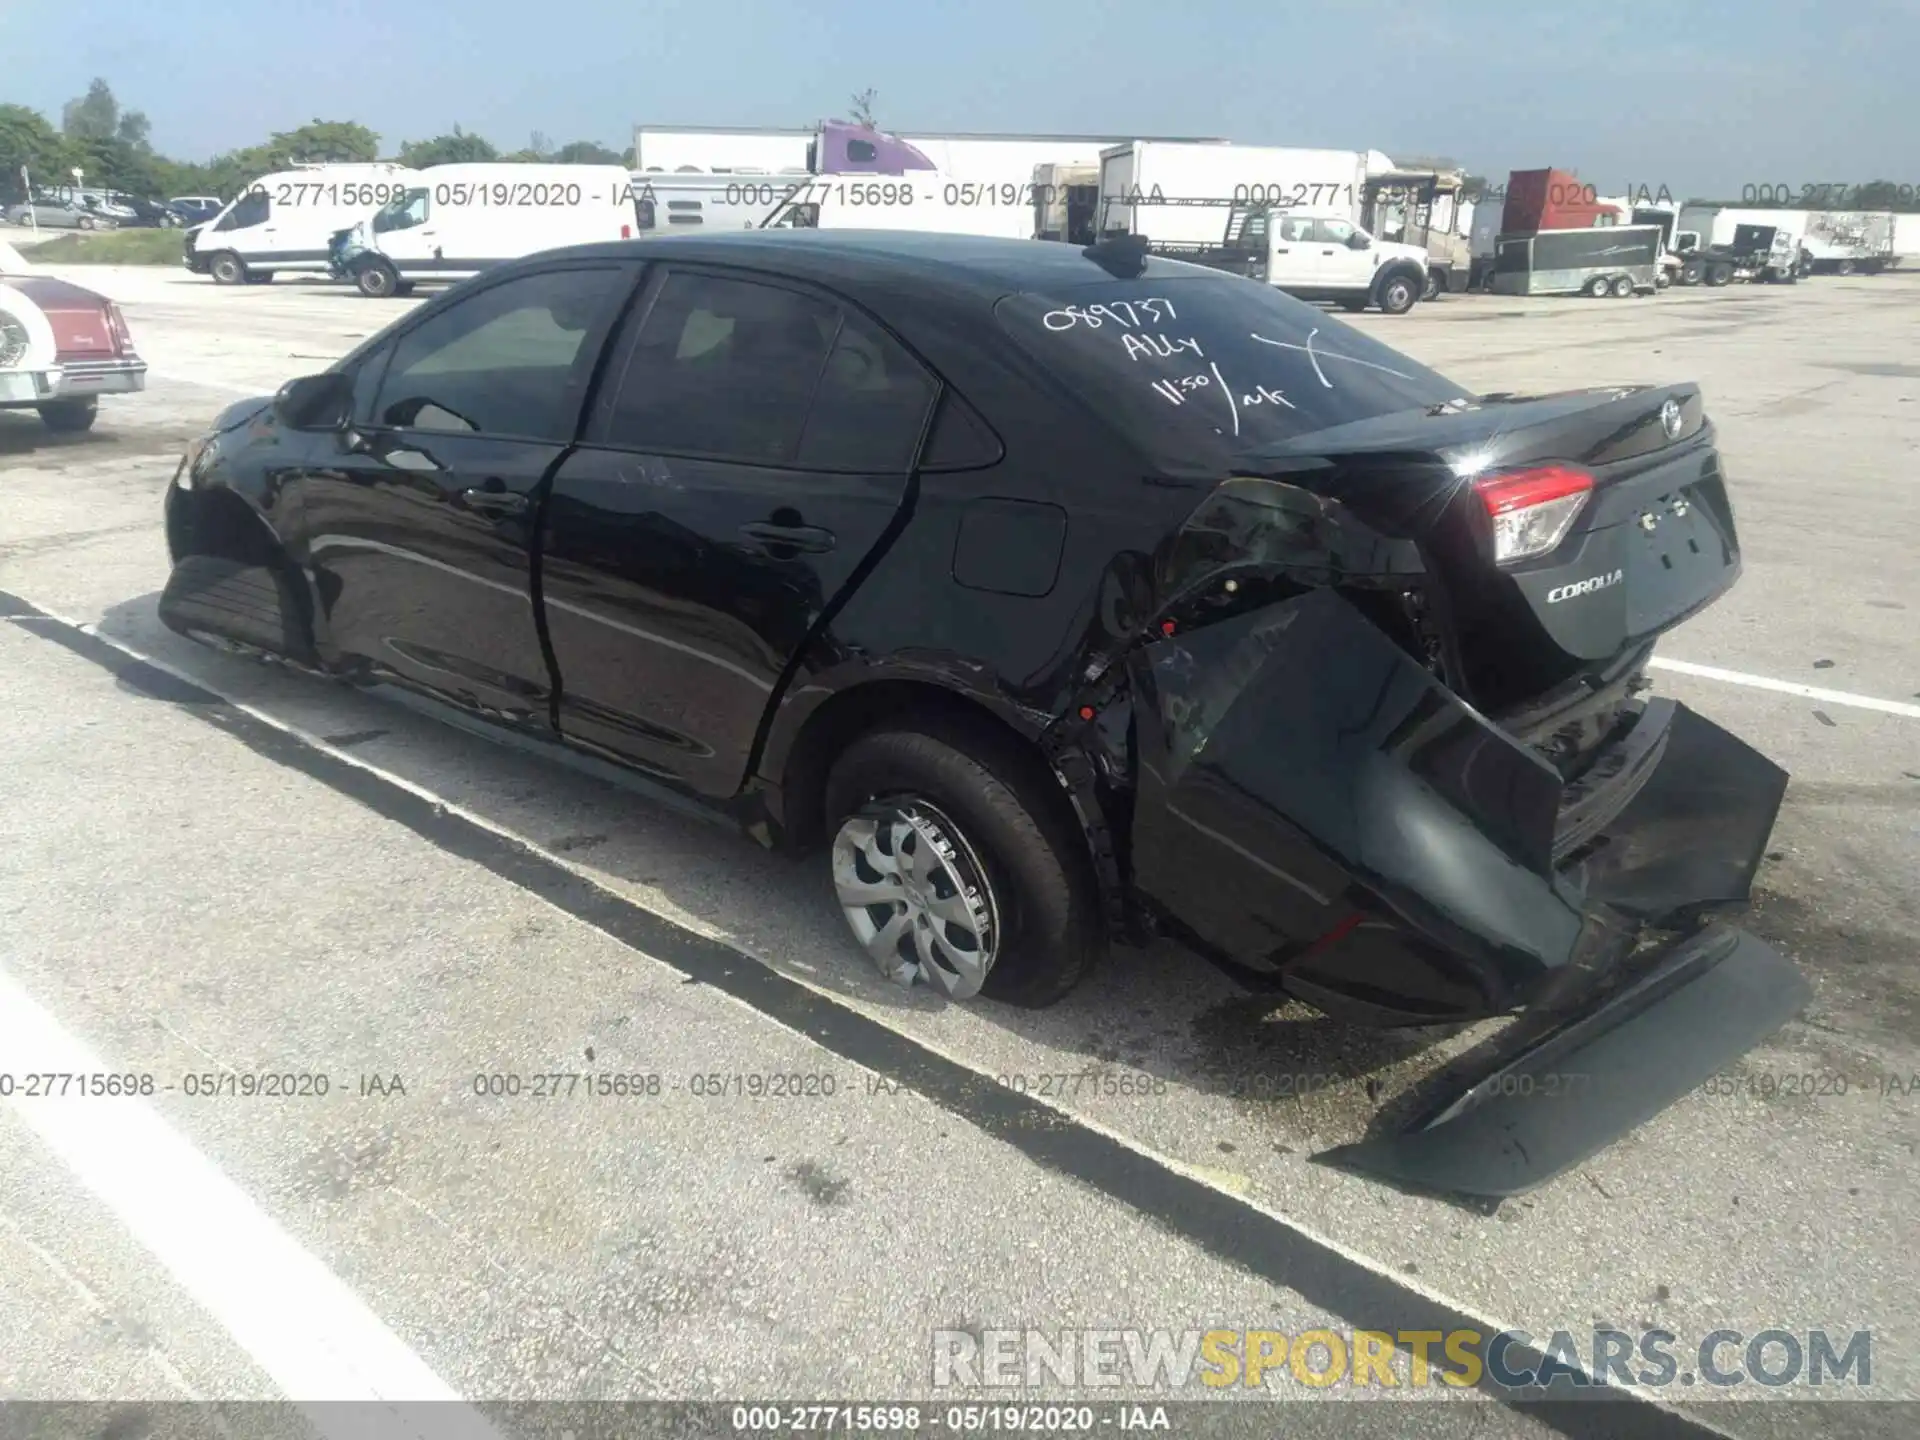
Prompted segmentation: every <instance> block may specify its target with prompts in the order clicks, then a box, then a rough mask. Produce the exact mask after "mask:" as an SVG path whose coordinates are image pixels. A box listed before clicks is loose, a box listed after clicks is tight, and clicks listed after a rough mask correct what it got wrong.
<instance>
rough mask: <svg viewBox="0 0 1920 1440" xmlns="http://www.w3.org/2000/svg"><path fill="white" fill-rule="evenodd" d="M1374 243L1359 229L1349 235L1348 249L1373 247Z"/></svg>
mask: <svg viewBox="0 0 1920 1440" xmlns="http://www.w3.org/2000/svg"><path fill="white" fill-rule="evenodd" d="M1372 245H1373V241H1372V240H1370V239H1368V238H1367V236H1365V235H1363V234H1361V232H1360V231H1358V230H1356V231H1354V232H1353V234H1351V235H1349V236H1347V249H1349V250H1366V249H1369V248H1371V246H1372Z"/></svg>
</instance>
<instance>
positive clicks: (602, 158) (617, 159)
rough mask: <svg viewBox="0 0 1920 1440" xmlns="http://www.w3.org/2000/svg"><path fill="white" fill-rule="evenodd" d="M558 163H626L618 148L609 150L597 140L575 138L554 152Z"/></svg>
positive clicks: (554, 157) (554, 159) (555, 161)
mask: <svg viewBox="0 0 1920 1440" xmlns="http://www.w3.org/2000/svg"><path fill="white" fill-rule="evenodd" d="M553 161H554V163H555V164H557V165H624V164H626V163H627V162H626V161H625V160H624V159H623V158H622V157H621V154H620V152H619V151H618V150H609V149H608V148H607V147H606V146H604V145H602V144H600V143H599V142H598V141H595V140H574V141H570V142H569V143H567V144H565V145H562V146H561V147H560V148H559V149H558V150H556V151H554V152H553Z"/></svg>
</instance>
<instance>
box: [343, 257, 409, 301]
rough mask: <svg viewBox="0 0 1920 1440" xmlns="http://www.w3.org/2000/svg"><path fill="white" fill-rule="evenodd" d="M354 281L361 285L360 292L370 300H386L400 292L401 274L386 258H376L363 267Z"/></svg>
mask: <svg viewBox="0 0 1920 1440" xmlns="http://www.w3.org/2000/svg"><path fill="white" fill-rule="evenodd" d="M353 283H354V284H355V285H357V286H359V287H360V293H361V294H362V295H365V296H366V297H367V298H368V299H369V300H384V299H386V298H387V297H388V296H389V295H393V294H397V293H398V291H399V287H400V276H399V275H398V274H397V273H395V271H394V268H393V266H391V265H389V264H388V263H387V262H386V261H385V260H375V261H373V262H372V263H370V264H367V265H364V266H362V267H361V269H360V273H359V274H358V275H356V276H355V277H354V281H353Z"/></svg>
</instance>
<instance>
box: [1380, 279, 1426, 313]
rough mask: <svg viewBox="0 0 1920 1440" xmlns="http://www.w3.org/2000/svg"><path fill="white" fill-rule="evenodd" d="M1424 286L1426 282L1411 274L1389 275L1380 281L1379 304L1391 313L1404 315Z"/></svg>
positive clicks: (1418, 296)
mask: <svg viewBox="0 0 1920 1440" xmlns="http://www.w3.org/2000/svg"><path fill="white" fill-rule="evenodd" d="M1424 288H1425V286H1424V283H1423V282H1422V281H1419V280H1416V279H1414V277H1413V276H1411V275H1389V276H1388V277H1387V278H1386V279H1385V280H1383V281H1381V282H1380V294H1379V297H1378V303H1379V306H1380V308H1381V309H1382V310H1383V311H1385V312H1386V313H1387V314H1389V315H1404V314H1406V313H1407V311H1409V310H1411V309H1412V308H1413V305H1414V302H1415V301H1416V300H1418V299H1419V298H1420V292H1421V291H1422V290H1423V289H1424Z"/></svg>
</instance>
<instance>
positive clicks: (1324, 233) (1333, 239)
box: [1313, 220, 1353, 245]
mask: <svg viewBox="0 0 1920 1440" xmlns="http://www.w3.org/2000/svg"><path fill="white" fill-rule="evenodd" d="M1314 230H1315V234H1314V237H1313V238H1314V239H1316V240H1318V241H1320V242H1321V243H1322V244H1325V245H1344V244H1346V243H1347V241H1349V240H1351V239H1352V238H1353V225H1352V224H1351V223H1350V222H1349V221H1346V220H1316V221H1314Z"/></svg>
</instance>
